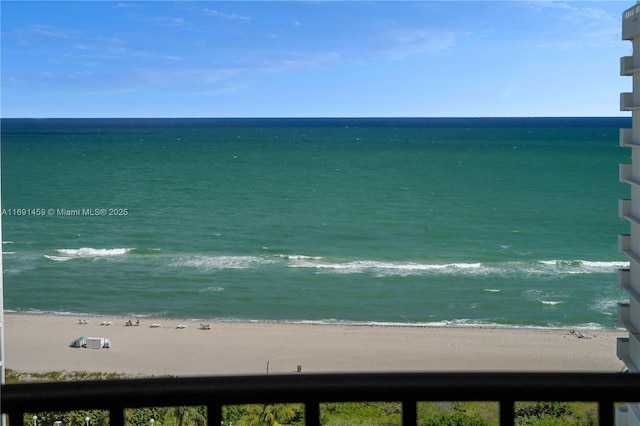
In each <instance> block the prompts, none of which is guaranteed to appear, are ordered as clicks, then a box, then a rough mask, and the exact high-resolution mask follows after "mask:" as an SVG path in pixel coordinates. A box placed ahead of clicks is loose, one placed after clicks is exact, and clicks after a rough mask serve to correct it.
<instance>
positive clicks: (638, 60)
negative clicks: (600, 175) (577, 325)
mask: <svg viewBox="0 0 640 426" xmlns="http://www.w3.org/2000/svg"><path fill="white" fill-rule="evenodd" d="M622 39H623V40H629V41H631V42H632V43H633V55H632V56H623V57H622V58H620V75H622V76H628V77H631V78H632V79H633V86H632V89H633V90H632V91H631V92H626V93H621V94H620V110H622V111H629V112H631V117H632V126H631V128H628V129H620V146H622V147H626V148H630V149H631V163H627V164H620V181H621V182H623V183H627V184H629V187H630V190H631V198H630V199H622V200H620V201H619V208H618V210H619V215H620V217H621V218H623V219H625V220H627V221H628V222H629V234H623V235H619V236H618V245H619V249H620V252H621V253H623V254H624V255H626V256H627V257H628V258H629V268H626V269H620V270H619V271H618V285H619V286H620V288H621V289H622V290H624V291H625V292H626V293H627V294H628V295H629V302H628V303H620V304H619V305H618V323H619V324H620V325H623V326H624V327H625V328H626V329H627V330H628V332H629V337H627V338H622V339H618V347H617V354H618V357H619V358H620V359H621V360H622V361H623V362H624V363H625V365H626V366H627V368H628V369H629V371H630V372H633V373H637V372H640V3H637V4H636V5H635V6H633V7H630V8H629V9H627V10H625V11H624V12H623V14H622ZM616 424H617V425H619V426H623V425H637V426H640V404H637V403H634V404H628V405H627V406H626V407H624V408H620V409H618V410H617V412H616Z"/></svg>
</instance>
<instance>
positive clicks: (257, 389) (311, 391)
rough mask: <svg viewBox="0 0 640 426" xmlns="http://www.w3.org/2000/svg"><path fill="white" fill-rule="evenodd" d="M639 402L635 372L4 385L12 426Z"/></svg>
mask: <svg viewBox="0 0 640 426" xmlns="http://www.w3.org/2000/svg"><path fill="white" fill-rule="evenodd" d="M633 399H636V400H640V375H638V374H632V373H627V374H622V373H546V372H545V373H516V372H514V373H488V372H487V373H473V372H469V373H460V372H454V373H441V372H437V373H356V374H308V373H304V374H288V375H270V376H216V377H180V378H149V379H121V380H100V381H80V382H54V383H25V384H7V385H3V386H2V388H1V391H0V402H1V411H2V413H3V414H8V415H9V422H10V423H9V424H10V425H19V424H21V423H22V418H23V415H24V414H25V413H34V412H42V411H70V410H84V409H104V410H108V411H109V415H110V424H111V425H113V426H122V425H124V409H125V408H139V407H159V406H185V405H190V406H193V405H206V406H207V407H208V424H209V425H216V426H217V425H219V424H220V421H221V420H222V406H223V405H233V404H273V403H296V402H297V403H303V404H305V418H306V424H307V425H319V424H320V409H319V406H320V403H323V402H347V401H350V402H362V401H399V402H402V404H403V424H404V425H415V424H416V415H417V414H416V413H417V409H416V404H417V402H418V401H498V402H499V403H500V423H501V425H513V422H514V402H515V401H591V402H597V403H598V407H599V410H598V412H599V422H600V425H602V426H605V425H613V424H614V415H613V412H614V404H615V403H616V402H636V401H633Z"/></svg>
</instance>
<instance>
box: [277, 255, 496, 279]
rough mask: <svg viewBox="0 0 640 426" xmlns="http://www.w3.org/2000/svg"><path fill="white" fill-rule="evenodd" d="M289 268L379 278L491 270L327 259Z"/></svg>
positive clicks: (299, 262)
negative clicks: (370, 274) (374, 275)
mask: <svg viewBox="0 0 640 426" xmlns="http://www.w3.org/2000/svg"><path fill="white" fill-rule="evenodd" d="M290 260H292V261H293V260H295V261H293V262H292V263H291V264H290V265H289V266H290V267H292V268H314V269H317V270H318V272H324V273H335V274H361V273H373V274H376V275H377V276H394V275H399V276H407V275H418V274H424V273H441V274H480V273H488V272H490V271H491V268H489V267H486V266H484V265H482V264H481V263H446V264H431V263H416V262H382V261H375V260H356V261H350V262H338V261H327V260H326V259H323V258H320V259H313V258H297V259H291V258H290Z"/></svg>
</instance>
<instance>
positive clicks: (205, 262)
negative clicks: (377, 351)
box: [172, 256, 274, 271]
mask: <svg viewBox="0 0 640 426" xmlns="http://www.w3.org/2000/svg"><path fill="white" fill-rule="evenodd" d="M273 262H274V260H271V259H268V258H264V257H258V256H190V257H185V258H182V259H179V260H177V261H175V262H173V263H172V266H175V267H181V266H186V267H190V268H196V269H200V270H203V271H211V270H216V269H249V268H254V267H256V266H260V265H265V264H269V263H273Z"/></svg>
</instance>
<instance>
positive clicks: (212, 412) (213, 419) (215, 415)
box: [207, 404, 222, 426]
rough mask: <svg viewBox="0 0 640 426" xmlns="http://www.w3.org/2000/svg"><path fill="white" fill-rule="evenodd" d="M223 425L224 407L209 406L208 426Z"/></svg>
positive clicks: (217, 405)
mask: <svg viewBox="0 0 640 426" xmlns="http://www.w3.org/2000/svg"><path fill="white" fill-rule="evenodd" d="M221 424H222V405H220V404H209V405H207V426H220V425H221Z"/></svg>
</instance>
